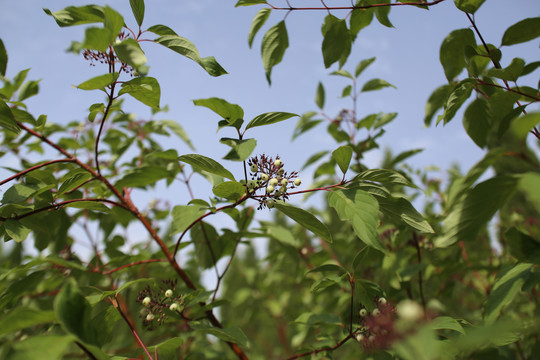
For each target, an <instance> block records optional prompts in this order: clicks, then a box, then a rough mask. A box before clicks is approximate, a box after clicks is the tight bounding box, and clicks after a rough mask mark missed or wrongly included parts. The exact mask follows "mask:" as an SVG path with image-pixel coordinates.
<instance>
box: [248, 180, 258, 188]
mask: <svg viewBox="0 0 540 360" xmlns="http://www.w3.org/2000/svg"><path fill="white" fill-rule="evenodd" d="M247 187H248V189H250V190H251V189H255V188H256V187H257V182H256V181H255V180H248V182H247Z"/></svg>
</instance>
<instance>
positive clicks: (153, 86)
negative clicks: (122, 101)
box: [118, 77, 161, 109]
mask: <svg viewBox="0 0 540 360" xmlns="http://www.w3.org/2000/svg"><path fill="white" fill-rule="evenodd" d="M122 94H129V95H131V96H133V97H134V98H135V99H137V100H139V101H140V102H142V103H143V104H145V105H148V106H150V107H151V108H154V109H159V100H160V97H161V89H160V87H159V83H158V81H157V80H156V79H154V78H153V77H138V78H133V79H131V80H129V81H127V82H125V83H123V84H122V89H121V90H120V92H118V95H122Z"/></svg>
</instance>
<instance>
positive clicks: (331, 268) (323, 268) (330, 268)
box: [306, 263, 348, 275]
mask: <svg viewBox="0 0 540 360" xmlns="http://www.w3.org/2000/svg"><path fill="white" fill-rule="evenodd" d="M314 272H337V273H338V274H339V275H343V274H346V273H348V271H347V269H345V268H344V267H342V266H340V265H337V264H333V263H328V264H323V265H319V266H316V267H314V268H313V269H311V270H309V271H307V272H306V275H307V274H311V273H314Z"/></svg>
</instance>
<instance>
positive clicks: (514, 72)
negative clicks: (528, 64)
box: [487, 58, 525, 81]
mask: <svg viewBox="0 0 540 360" xmlns="http://www.w3.org/2000/svg"><path fill="white" fill-rule="evenodd" d="M524 68H525V61H524V60H523V59H520V58H513V59H512V62H511V63H510V65H508V66H507V67H505V68H504V69H490V70H489V71H488V72H487V75H488V76H493V77H496V78H498V79H502V80H507V81H516V80H517V79H518V78H519V77H520V76H521V74H523V70H524Z"/></svg>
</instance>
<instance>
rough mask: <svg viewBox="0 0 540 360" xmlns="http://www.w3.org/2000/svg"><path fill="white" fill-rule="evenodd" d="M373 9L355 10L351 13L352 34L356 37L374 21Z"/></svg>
mask: <svg viewBox="0 0 540 360" xmlns="http://www.w3.org/2000/svg"><path fill="white" fill-rule="evenodd" d="M373 13H374V10H373V8H368V9H354V10H353V11H352V13H351V18H350V20H349V23H350V27H351V34H352V35H353V36H356V35H357V34H358V32H359V31H360V30H362V29H363V28H365V27H367V26H369V24H371V21H372V20H373Z"/></svg>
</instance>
